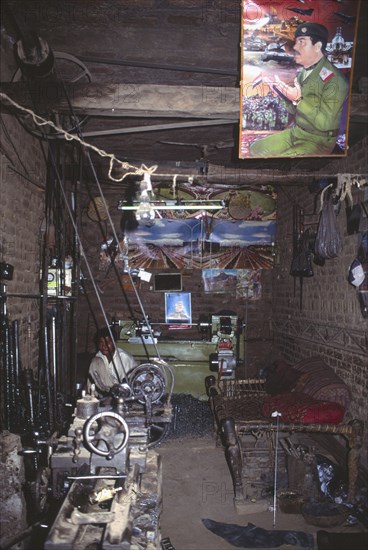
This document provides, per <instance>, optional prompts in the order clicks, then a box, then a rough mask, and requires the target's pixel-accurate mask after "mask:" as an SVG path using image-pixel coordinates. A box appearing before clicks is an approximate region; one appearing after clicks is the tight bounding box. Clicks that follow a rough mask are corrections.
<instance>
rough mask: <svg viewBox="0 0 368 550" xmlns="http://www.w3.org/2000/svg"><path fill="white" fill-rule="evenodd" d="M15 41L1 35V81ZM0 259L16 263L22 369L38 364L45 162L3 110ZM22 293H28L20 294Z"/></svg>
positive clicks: (11, 307)
mask: <svg viewBox="0 0 368 550" xmlns="http://www.w3.org/2000/svg"><path fill="white" fill-rule="evenodd" d="M12 48H13V44H12V41H11V39H10V37H8V36H7V35H6V34H5V33H4V34H2V36H1V80H2V81H7V80H11V78H12V75H13V74H14V72H15V69H16V64H15V59H14V54H13V49H12ZM0 137H1V157H0V170H1V172H0V197H1V200H0V234H1V239H0V261H1V262H6V263H9V264H11V265H13V266H14V276H13V280H12V281H9V282H8V283H7V285H6V293H7V309H8V314H9V319H10V321H14V320H17V321H18V322H19V333H20V359H21V363H22V366H23V368H32V369H34V370H35V369H36V367H37V365H38V331H39V310H40V307H39V306H40V304H39V295H40V285H39V277H40V253H41V239H42V220H43V216H44V181H45V162H44V158H43V155H42V151H41V148H40V143H39V140H38V139H37V138H35V137H33V136H32V135H31V134H30V133H28V132H26V131H25V129H24V128H23V126H22V125H21V124H20V122H19V121H18V119H17V118H16V117H14V116H13V115H8V114H5V109H3V110H2V114H1V128H0ZM16 294H17V295H19V294H22V295H24V296H23V297H20V296H15V295H16Z"/></svg>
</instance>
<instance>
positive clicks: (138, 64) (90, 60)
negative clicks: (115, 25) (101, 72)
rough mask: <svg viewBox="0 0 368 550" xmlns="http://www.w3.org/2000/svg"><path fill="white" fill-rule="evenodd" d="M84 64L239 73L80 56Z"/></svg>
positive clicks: (226, 72)
mask: <svg viewBox="0 0 368 550" xmlns="http://www.w3.org/2000/svg"><path fill="white" fill-rule="evenodd" d="M78 59H80V60H81V61H83V62H87V63H102V64H103V65H122V66H127V67H142V68H144V69H161V70H163V71H183V72H186V73H208V74H223V75H229V76H238V71H235V70H233V69H215V68H211V67H193V66H190V65H168V64H165V65H162V63H149V62H148V61H133V60H132V61H129V60H127V59H111V58H101V57H89V56H83V55H82V56H78Z"/></svg>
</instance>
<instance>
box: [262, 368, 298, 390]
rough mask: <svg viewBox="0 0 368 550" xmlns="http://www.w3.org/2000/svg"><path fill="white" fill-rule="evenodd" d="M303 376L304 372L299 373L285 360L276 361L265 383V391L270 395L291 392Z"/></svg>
mask: <svg viewBox="0 0 368 550" xmlns="http://www.w3.org/2000/svg"><path fill="white" fill-rule="evenodd" d="M302 376H303V373H302V372H299V371H297V370H296V369H294V368H293V367H291V366H290V365H288V364H287V363H285V362H284V361H283V360H279V361H276V362H275V365H274V367H273V368H272V370H271V372H270V374H269V376H268V377H267V380H266V382H265V390H266V392H267V393H269V394H270V395H278V394H279V393H287V392H290V391H292V390H293V389H294V387H295V386H296V383H297V382H298V380H299V378H301V377H302Z"/></svg>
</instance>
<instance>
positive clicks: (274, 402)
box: [262, 392, 345, 424]
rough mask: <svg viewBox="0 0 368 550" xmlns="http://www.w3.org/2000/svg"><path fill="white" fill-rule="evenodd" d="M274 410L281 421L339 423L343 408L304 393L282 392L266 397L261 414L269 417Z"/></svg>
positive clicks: (337, 404) (342, 415)
mask: <svg viewBox="0 0 368 550" xmlns="http://www.w3.org/2000/svg"><path fill="white" fill-rule="evenodd" d="M274 411H278V412H279V413H281V417H280V421H281V422H301V423H302V424H340V422H342V419H343V417H344V412H345V409H344V407H343V406H342V405H340V404H339V403H332V402H331V401H319V400H317V399H313V398H312V397H309V396H308V395H306V394H304V393H296V392H294V393H283V394H280V395H274V396H270V397H267V399H266V400H265V402H264V403H263V406H262V414H263V415H264V416H265V417H267V418H270V417H271V416H272V413H273V412H274Z"/></svg>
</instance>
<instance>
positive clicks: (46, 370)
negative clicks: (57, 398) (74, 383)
mask: <svg viewBox="0 0 368 550" xmlns="http://www.w3.org/2000/svg"><path fill="white" fill-rule="evenodd" d="M43 343H44V382H45V384H46V395H47V412H48V420H49V428H50V430H52V429H53V417H54V415H53V407H52V406H51V405H52V403H51V388H50V370H49V369H50V361H49V339H48V328H47V326H46V327H44V342H43Z"/></svg>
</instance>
